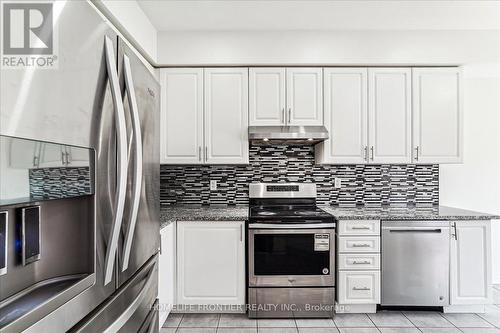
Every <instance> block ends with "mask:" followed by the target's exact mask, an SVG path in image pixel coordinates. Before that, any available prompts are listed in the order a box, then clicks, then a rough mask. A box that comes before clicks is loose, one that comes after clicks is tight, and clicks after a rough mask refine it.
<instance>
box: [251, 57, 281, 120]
mask: <svg viewBox="0 0 500 333" xmlns="http://www.w3.org/2000/svg"><path fill="white" fill-rule="evenodd" d="M285 84H286V82H285V68H282V67H264V68H250V70H249V87H248V88H249V114H250V119H249V122H250V125H251V126H259V125H264V126H279V125H284V124H285V121H286V119H285V117H286V115H285V110H286V105H285V103H286V101H285V98H286V94H285Z"/></svg>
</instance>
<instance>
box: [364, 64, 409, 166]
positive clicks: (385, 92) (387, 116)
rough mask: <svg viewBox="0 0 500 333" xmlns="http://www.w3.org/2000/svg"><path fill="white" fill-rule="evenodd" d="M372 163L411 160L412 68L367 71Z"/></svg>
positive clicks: (406, 161) (407, 161) (405, 161)
mask: <svg viewBox="0 0 500 333" xmlns="http://www.w3.org/2000/svg"><path fill="white" fill-rule="evenodd" d="M368 92H369V93H368V95H369V99H368V133H369V142H370V144H369V146H370V147H369V150H370V151H369V153H370V162H373V163H410V162H411V69H410V68H373V69H369V70H368Z"/></svg>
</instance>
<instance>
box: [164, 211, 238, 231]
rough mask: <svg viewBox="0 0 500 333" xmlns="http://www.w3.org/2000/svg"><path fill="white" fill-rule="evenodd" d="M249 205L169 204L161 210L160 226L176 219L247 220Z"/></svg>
mask: <svg viewBox="0 0 500 333" xmlns="http://www.w3.org/2000/svg"><path fill="white" fill-rule="evenodd" d="M246 220H248V206H195V205H193V206H175V205H173V206H169V207H164V208H163V207H162V209H161V210H160V224H161V226H160V228H163V227H165V226H167V225H169V224H170V223H172V222H175V221H246Z"/></svg>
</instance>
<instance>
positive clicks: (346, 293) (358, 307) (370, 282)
mask: <svg viewBox="0 0 500 333" xmlns="http://www.w3.org/2000/svg"><path fill="white" fill-rule="evenodd" d="M338 244H339V245H338V255H337V262H338V270H337V307H336V308H337V312H350V313H357V312H360V313H365V312H375V311H376V305H377V304H379V303H380V221H378V220H341V221H339V223H338Z"/></svg>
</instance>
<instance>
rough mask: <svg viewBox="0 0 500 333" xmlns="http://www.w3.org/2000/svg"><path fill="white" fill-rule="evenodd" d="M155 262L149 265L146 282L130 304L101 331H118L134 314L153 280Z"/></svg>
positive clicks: (107, 332) (109, 332)
mask: <svg viewBox="0 0 500 333" xmlns="http://www.w3.org/2000/svg"><path fill="white" fill-rule="evenodd" d="M155 265H156V263H153V266H152V267H150V268H149V269H150V271H149V273H148V275H147V277H146V282H145V284H144V286H143V287H142V289H141V291H140V292H139V294H138V295H137V297H136V298H135V299H134V300H133V301H132V302H131V303H130V305H129V306H128V307H127V308H126V309H125V310H124V311H123V312H122V314H121V315H120V316H119V317H118V318H117V319H116V320H115V321H114V322H113V323H112V324H111V325H110V326H109V327H108V328H106V330H104V332H103V333H115V332H118V331H119V330H120V329H121V328H122V327H123V326H124V325H125V324H126V323H127V321H129V319H130V318H131V317H132V316H133V315H134V313H135V312H136V310H137V309H138V308H139V306H141V303H142V301H143V299H144V297H145V296H146V294H147V292H148V290H149V288H150V287H151V284H152V283H153V281H154V277H155V274H153V272H154V271H155V270H154V266H155Z"/></svg>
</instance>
